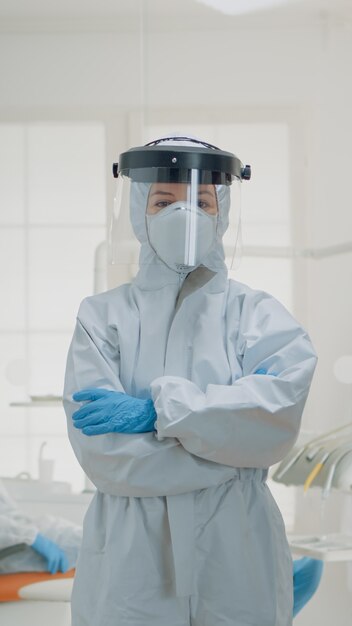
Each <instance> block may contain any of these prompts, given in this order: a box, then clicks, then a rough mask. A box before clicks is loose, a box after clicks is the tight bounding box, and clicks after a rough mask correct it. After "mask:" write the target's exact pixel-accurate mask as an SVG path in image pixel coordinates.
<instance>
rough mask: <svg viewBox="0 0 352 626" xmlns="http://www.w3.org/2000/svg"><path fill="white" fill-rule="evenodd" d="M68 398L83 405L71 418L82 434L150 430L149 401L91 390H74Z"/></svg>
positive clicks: (152, 415) (153, 416) (153, 417)
mask: <svg viewBox="0 0 352 626" xmlns="http://www.w3.org/2000/svg"><path fill="white" fill-rule="evenodd" d="M72 398H73V399H74V401H75V402H87V403H86V404H85V405H84V406H82V407H81V408H80V409H79V410H78V411H76V412H75V413H74V414H73V415H72V419H73V423H74V426H75V427H76V428H80V429H81V430H82V432H83V433H84V434H85V435H104V434H106V433H128V434H133V433H148V432H151V431H153V430H154V422H155V420H156V418H157V414H156V412H155V409H154V404H153V401H152V400H150V399H147V400H141V399H139V398H133V397H132V396H129V395H127V393H122V392H120V391H110V390H108V389H101V388H95V387H92V388H89V389H83V390H82V391H77V392H76V393H74V394H73V396H72Z"/></svg>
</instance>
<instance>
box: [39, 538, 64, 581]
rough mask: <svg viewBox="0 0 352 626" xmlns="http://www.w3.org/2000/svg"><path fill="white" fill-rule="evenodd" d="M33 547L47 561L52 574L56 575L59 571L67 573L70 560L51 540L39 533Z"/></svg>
mask: <svg viewBox="0 0 352 626" xmlns="http://www.w3.org/2000/svg"><path fill="white" fill-rule="evenodd" d="M31 547H32V548H33V550H35V551H36V552H38V554H40V555H41V556H42V557H44V559H45V560H46V561H47V566H48V571H49V572H50V573H51V574H56V572H58V571H60V572H67V570H68V559H67V557H66V554H65V552H64V551H63V550H62V549H61V548H60V547H59V546H58V545H57V544H56V543H54V542H53V541H51V539H48V538H47V537H44V535H42V534H41V533H38V534H37V536H36V538H35V540H34V541H33V543H32V546H31Z"/></svg>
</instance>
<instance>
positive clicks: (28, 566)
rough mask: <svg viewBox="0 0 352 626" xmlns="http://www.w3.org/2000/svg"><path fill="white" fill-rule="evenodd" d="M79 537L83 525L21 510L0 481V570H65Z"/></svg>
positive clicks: (71, 562)
mask: <svg viewBox="0 0 352 626" xmlns="http://www.w3.org/2000/svg"><path fill="white" fill-rule="evenodd" d="M81 540H82V528H81V527H80V526H78V525H76V524H73V523H72V522H70V521H68V520H65V519H63V518H60V517H57V516H52V515H40V516H31V515H27V514H26V513H24V512H23V511H22V510H21V508H20V507H19V506H18V504H17V503H16V502H15V501H14V500H13V499H12V498H11V496H10V495H9V493H8V491H7V489H6V488H5V485H4V484H3V483H2V482H1V481H0V574H13V573H15V572H46V571H48V572H50V574H56V573H57V572H66V571H67V570H70V569H72V568H74V567H75V564H76V560H77V555H78V550H79V548H80V545H81ZM11 548H13V549H12V550H11ZM16 548H19V549H18V551H17V549H16ZM4 551H8V552H9V554H8V555H6V556H5V555H4V554H3V552H4ZM0 584H1V583H0Z"/></svg>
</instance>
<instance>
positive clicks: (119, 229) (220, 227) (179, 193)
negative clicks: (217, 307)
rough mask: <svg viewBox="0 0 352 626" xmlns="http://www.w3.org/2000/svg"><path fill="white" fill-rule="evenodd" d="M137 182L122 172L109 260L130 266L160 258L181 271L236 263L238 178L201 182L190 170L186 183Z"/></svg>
mask: <svg viewBox="0 0 352 626" xmlns="http://www.w3.org/2000/svg"><path fill="white" fill-rule="evenodd" d="M165 178H166V177H165V175H162V176H160V179H161V180H159V181H158V180H157V181H155V180H154V181H153V182H141V181H138V182H136V181H133V180H131V179H130V178H129V177H127V176H123V175H121V174H120V175H119V177H118V179H117V186H116V195H115V201H114V210H113V215H112V219H111V225H110V233H109V259H110V263H112V264H114V265H125V266H129V267H130V268H131V270H130V274H131V275H133V274H135V272H136V268H138V266H140V265H141V264H144V263H154V264H155V263H161V264H164V265H166V266H167V267H169V268H170V269H171V270H173V271H175V272H178V273H188V272H190V271H192V270H193V269H195V268H196V267H198V266H199V265H205V266H206V267H209V269H212V270H214V271H216V270H217V269H221V268H223V267H224V265H225V261H226V265H227V267H228V268H229V269H231V268H232V267H233V262H234V257H235V252H236V247H237V243H238V238H239V232H240V184H241V183H240V181H239V180H238V179H237V178H235V179H234V180H233V183H232V184H231V185H216V184H212V183H210V182H203V181H204V180H205V181H206V180H207V179H209V177H207V176H204V172H200V171H199V170H196V169H194V170H189V172H188V176H187V182H173V181H170V180H167V178H166V180H165Z"/></svg>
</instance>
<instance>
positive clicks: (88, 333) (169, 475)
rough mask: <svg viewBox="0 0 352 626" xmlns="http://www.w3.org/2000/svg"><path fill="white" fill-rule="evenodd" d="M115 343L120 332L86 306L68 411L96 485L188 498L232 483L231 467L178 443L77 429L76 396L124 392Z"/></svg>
mask: <svg viewBox="0 0 352 626" xmlns="http://www.w3.org/2000/svg"><path fill="white" fill-rule="evenodd" d="M117 342H118V333H117V332H116V331H115V332H111V329H109V328H108V325H107V324H105V323H103V321H102V314H101V312H97V309H96V305H95V306H93V307H92V306H91V304H90V302H89V298H88V299H86V300H85V301H83V303H82V305H81V308H80V311H79V314H78V319H77V324H76V329H75V332H74V335H73V339H72V342H71V346H70V350H69V354H68V358H67V366H66V376H65V389H64V407H65V411H66V415H67V424H68V434H69V438H70V442H71V445H72V447H73V450H74V452H75V454H76V457H77V459H78V461H79V463H80V465H81V466H82V468H83V470H84V471H85V473H86V474H87V476H88V477H89V478H90V480H91V481H92V482H93V484H94V485H95V486H96V487H97V488H98V489H99V490H100V491H102V492H104V493H109V494H112V495H119V496H136V497H142V496H159V495H175V494H179V493H186V492H189V491H194V490H196V489H204V488H206V487H210V486H215V485H218V484H219V483H222V482H224V481H226V480H229V479H230V478H232V477H233V475H234V472H233V470H232V469H231V468H229V467H228V466H222V465H220V464H217V463H210V462H209V461H207V460H205V459H200V458H199V457H197V456H194V455H192V454H190V453H189V452H187V451H186V450H185V449H184V448H183V446H182V445H181V444H180V442H179V441H178V440H177V439H175V438H171V437H170V438H167V439H165V440H164V441H159V440H158V438H157V437H156V435H155V433H143V434H133V435H127V434H119V433H109V434H106V435H96V436H92V437H88V436H87V435H84V434H83V433H82V432H81V431H80V430H79V429H77V428H75V427H74V426H73V422H72V413H73V412H74V411H76V410H77V409H78V408H79V406H80V404H78V403H76V402H74V401H73V400H72V394H73V393H74V392H75V391H79V390H80V389H84V388H87V387H105V388H107V389H112V390H118V391H124V390H123V388H122V385H121V381H120V379H119V358H120V357H119V346H118V344H117Z"/></svg>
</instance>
